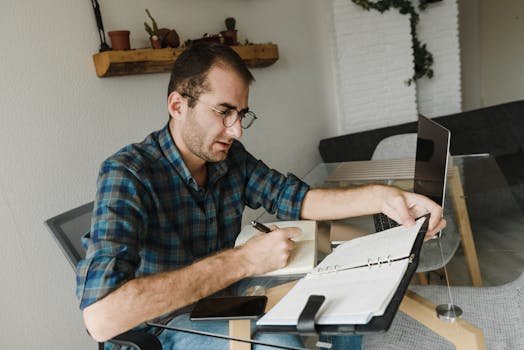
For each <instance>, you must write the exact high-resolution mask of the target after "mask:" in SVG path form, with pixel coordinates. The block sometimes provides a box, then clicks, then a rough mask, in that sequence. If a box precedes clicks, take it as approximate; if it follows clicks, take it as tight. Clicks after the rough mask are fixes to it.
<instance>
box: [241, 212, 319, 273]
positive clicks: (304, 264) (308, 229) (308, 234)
mask: <svg viewBox="0 0 524 350" xmlns="http://www.w3.org/2000/svg"><path fill="white" fill-rule="evenodd" d="M265 225H266V226H271V225H276V226H278V227H282V228H283V227H298V228H299V229H301V230H302V235H301V236H298V237H296V238H293V241H294V242H295V249H294V250H293V252H292V253H291V256H290V257H289V261H288V264H287V265H286V266H285V267H283V268H281V269H278V270H275V271H271V272H268V273H266V274H264V275H262V276H281V275H297V274H306V273H308V272H311V271H312V270H313V268H314V267H315V265H316V263H317V244H316V242H317V239H316V233H317V222H316V221H312V220H298V221H278V222H269V223H265ZM256 234H261V233H260V231H258V230H256V229H255V228H254V227H252V226H251V225H246V226H244V227H242V231H240V234H239V235H238V237H237V239H236V241H235V247H238V246H240V245H242V244H244V243H245V242H246V241H247V240H248V239H250V238H251V237H253V236H254V235H256Z"/></svg>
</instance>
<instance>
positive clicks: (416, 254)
mask: <svg viewBox="0 0 524 350" xmlns="http://www.w3.org/2000/svg"><path fill="white" fill-rule="evenodd" d="M425 216H426V220H425V221H424V224H423V225H422V227H421V228H420V231H419V232H418V235H417V238H416V239H415V243H413V248H412V249H411V254H412V255H413V260H412V261H411V263H409V264H408V268H407V270H406V273H405V274H404V277H403V278H402V280H401V281H400V284H399V286H398V288H397V290H396V292H395V294H394V295H393V297H392V298H391V301H390V302H389V305H388V307H387V308H386V311H384V314H383V315H381V316H374V317H373V318H371V320H370V321H369V322H368V323H366V324H355V325H318V324H316V325H315V329H316V330H317V332H318V333H322V334H325V335H343V334H347V335H350V334H361V333H367V332H380V331H387V330H388V329H389V327H390V326H391V322H393V318H394V317H395V315H396V313H397V311H398V308H399V306H400V302H401V301H402V299H403V298H404V294H406V291H407V289H408V286H409V282H410V281H411V279H412V278H413V275H414V274H415V272H416V271H417V267H418V262H419V258H420V250H421V249H422V243H424V236H425V235H426V232H427V230H428V224H429V214H427V215H425ZM257 330H260V331H263V332H286V333H300V332H298V330H297V328H296V326H257Z"/></svg>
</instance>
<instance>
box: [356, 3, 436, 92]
mask: <svg viewBox="0 0 524 350" xmlns="http://www.w3.org/2000/svg"><path fill="white" fill-rule="evenodd" d="M351 1H352V2H353V3H355V4H356V5H358V6H360V7H362V8H363V9H364V10H366V11H369V10H376V11H378V12H380V13H383V12H385V11H387V10H389V9H390V8H392V7H393V8H396V9H398V11H399V12H400V13H401V14H403V15H406V14H407V15H409V23H410V26H411V40H412V43H413V56H414V58H415V73H414V74H413V76H412V77H411V78H410V79H408V80H407V81H406V83H407V84H408V85H411V83H413V82H414V81H415V80H417V79H420V78H422V77H424V76H426V77H428V78H430V79H431V78H432V77H433V69H432V68H431V67H432V66H433V55H432V54H431V52H429V50H428V49H427V48H426V44H423V43H421V42H420V40H419V39H418V36H417V24H418V22H419V14H418V13H417V11H416V10H415V7H414V6H413V4H412V3H411V1H410V0H379V1H376V2H373V1H370V0H351ZM440 1H442V0H419V6H418V7H419V9H420V10H425V9H426V8H427V6H428V4H430V3H434V2H440Z"/></svg>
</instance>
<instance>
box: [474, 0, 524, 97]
mask: <svg viewBox="0 0 524 350" xmlns="http://www.w3.org/2000/svg"><path fill="white" fill-rule="evenodd" d="M479 16H480V20H479V26H480V56H481V61H480V65H481V79H482V82H481V103H482V106H490V105H494V104H499V103H503V102H509V101H515V100H521V99H523V98H524V64H523V62H524V45H523V44H522V42H523V41H522V40H523V35H524V2H522V1H520V0H499V1H490V0H481V1H480V11H479Z"/></svg>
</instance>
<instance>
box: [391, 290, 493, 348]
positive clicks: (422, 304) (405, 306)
mask: <svg viewBox="0 0 524 350" xmlns="http://www.w3.org/2000/svg"><path fill="white" fill-rule="evenodd" d="M435 307H436V305H435V304H433V303H431V302H430V301H428V300H427V299H424V298H423V297H421V296H420V295H418V294H416V293H414V292H412V291H410V290H408V291H407V292H406V295H405V296H404V299H402V303H401V304H400V307H399V309H400V311H402V312H404V313H405V314H407V315H408V316H410V317H411V318H413V319H415V320H417V321H418V322H420V323H422V324H423V325H425V326H426V327H428V328H429V329H431V330H432V331H433V332H435V333H436V334H438V335H440V336H441V337H443V338H445V339H447V340H449V341H450V342H451V343H453V345H455V347H456V349H457V350H485V349H486V343H485V341H484V334H483V332H482V330H481V329H479V328H477V327H475V326H473V325H472V324H471V323H469V322H467V321H465V320H463V319H460V318H459V319H457V320H456V321H455V322H453V323H448V322H444V321H441V320H440V319H439V318H438V317H437V314H436V311H435Z"/></svg>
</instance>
